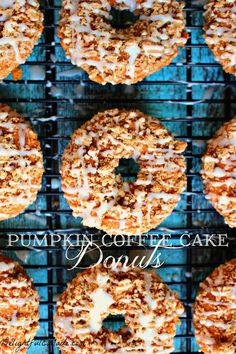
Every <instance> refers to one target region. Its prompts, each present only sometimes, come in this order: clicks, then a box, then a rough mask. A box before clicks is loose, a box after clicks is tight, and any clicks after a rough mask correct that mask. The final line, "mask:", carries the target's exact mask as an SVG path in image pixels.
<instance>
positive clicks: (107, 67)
mask: <svg viewBox="0 0 236 354" xmlns="http://www.w3.org/2000/svg"><path fill="white" fill-rule="evenodd" d="M111 6H112V7H114V8H118V9H120V10H125V9H129V10H130V11H134V12H135V13H136V14H137V15H139V20H138V21H136V23H134V24H133V25H131V26H130V27H128V28H125V29H115V28H113V27H112V25H111V23H110V19H111V17H110V10H111ZM182 8H183V5H182V4H181V3H179V2H178V1H175V0H166V1H164V2H163V1H162V0H124V1H121V0H86V1H78V2H76V5H75V3H74V2H73V0H63V1H62V11H61V20H60V24H59V31H58V34H59V37H60V39H61V44H62V47H63V48H64V50H65V51H66V55H67V56H68V57H69V58H70V59H71V61H72V63H73V64H75V65H77V66H80V67H82V68H83V69H84V70H85V71H86V72H87V73H88V74H89V77H90V79H91V80H93V81H96V82H98V83H100V84H105V83H107V82H110V83H112V84H119V83H123V84H132V83H135V82H138V81H141V80H142V79H143V78H145V77H146V76H148V75H150V74H152V73H153V72H155V71H157V70H160V69H161V68H162V67H163V66H166V65H168V64H169V63H170V62H171V61H172V59H173V58H174V57H175V56H176V55H177V53H178V47H179V46H184V45H185V43H186V40H187V37H188V35H187V33H186V32H185V23H184V16H183V10H182Z"/></svg>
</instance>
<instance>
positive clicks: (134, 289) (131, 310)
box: [54, 266, 184, 354]
mask: <svg viewBox="0 0 236 354" xmlns="http://www.w3.org/2000/svg"><path fill="white" fill-rule="evenodd" d="M183 312H184V308H183V305H182V304H181V302H180V301H179V300H178V296H177V294H175V293H173V292H172V291H171V290H170V289H169V288H168V287H167V285H166V284H164V283H163V282H162V280H161V279H160V278H159V276H158V275H157V274H156V272H155V271H152V272H147V271H143V270H141V269H139V268H135V269H130V270H127V268H124V267H121V266H118V267H113V268H111V269H107V268H105V267H102V266H97V267H94V268H90V269H89V270H87V271H85V272H83V273H79V274H78V275H77V276H76V277H75V278H74V279H73V280H72V282H71V283H70V284H69V285H68V286H67V289H66V290H65V292H64V293H63V294H62V295H61V297H60V298H59V300H58V302H57V311H56V315H55V318H54V328H55V332H54V333H55V338H56V340H57V342H58V345H59V347H60V349H61V352H62V354H69V353H70V354H71V353H74V352H76V353H83V354H93V353H117V354H118V353H130V354H137V353H146V354H148V353H150V354H151V353H162V354H168V353H171V352H172V351H173V350H174V348H173V339H174V336H175V333H176V328H175V325H176V323H178V322H179V316H181V315H182V313H183ZM109 314H110V315H123V316H124V317H125V323H126V326H124V327H123V328H121V329H120V330H119V331H118V332H112V331H111V330H108V329H107V328H105V327H103V326H102V322H103V320H104V319H105V318H106V317H107V316H108V315H109Z"/></svg>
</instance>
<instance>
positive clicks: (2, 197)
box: [0, 104, 43, 220]
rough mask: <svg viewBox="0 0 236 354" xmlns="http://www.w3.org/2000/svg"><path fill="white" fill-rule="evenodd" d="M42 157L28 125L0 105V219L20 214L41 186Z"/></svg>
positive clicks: (8, 108) (4, 106) (35, 138)
mask: <svg viewBox="0 0 236 354" xmlns="http://www.w3.org/2000/svg"><path fill="white" fill-rule="evenodd" d="M42 174H43V156H42V152H41V149H40V143H39V141H38V139H37V136H36V134H35V133H34V131H33V130H32V129H31V127H30V125H29V124H28V123H27V122H26V121H25V120H24V119H23V118H22V117H21V116H20V115H19V114H18V113H16V112H15V111H13V110H12V109H11V108H10V107H8V106H6V105H3V104H0V206H1V211H0V220H4V219H9V218H12V217H14V216H16V215H18V214H19V213H21V212H23V211H24V210H25V208H27V206H29V205H30V204H31V203H33V202H34V201H35V199H36V196H37V192H38V190H39V189H40V187H41V180H42Z"/></svg>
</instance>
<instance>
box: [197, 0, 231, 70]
mask: <svg viewBox="0 0 236 354" xmlns="http://www.w3.org/2000/svg"><path fill="white" fill-rule="evenodd" d="M205 9H206V12H205V14H204V18H205V26H204V30H205V39H206V43H207V45H208V47H209V48H210V49H211V50H212V52H213V54H214V56H215V59H216V60H217V61H219V62H220V64H221V65H222V66H223V69H224V70H225V71H226V72H227V73H231V74H234V75H236V3H235V0H210V1H209V2H208V4H207V5H206V6H205Z"/></svg>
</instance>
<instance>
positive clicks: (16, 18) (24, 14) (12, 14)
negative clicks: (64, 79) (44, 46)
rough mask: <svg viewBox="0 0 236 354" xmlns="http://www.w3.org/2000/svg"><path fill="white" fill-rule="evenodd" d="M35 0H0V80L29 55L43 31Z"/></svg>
mask: <svg viewBox="0 0 236 354" xmlns="http://www.w3.org/2000/svg"><path fill="white" fill-rule="evenodd" d="M42 21H43V15H42V13H41V12H40V11H39V2H38V0H1V1H0V80H2V79H4V78H6V77H7V76H8V75H9V74H10V73H11V72H12V71H13V70H14V69H15V68H17V66H18V65H20V64H23V63H24V62H25V61H26V59H27V58H28V57H29V56H30V54H31V52H32V50H33V48H34V45H35V44H36V43H37V41H38V39H39V37H40V36H41V33H42V31H43V24H42Z"/></svg>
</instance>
